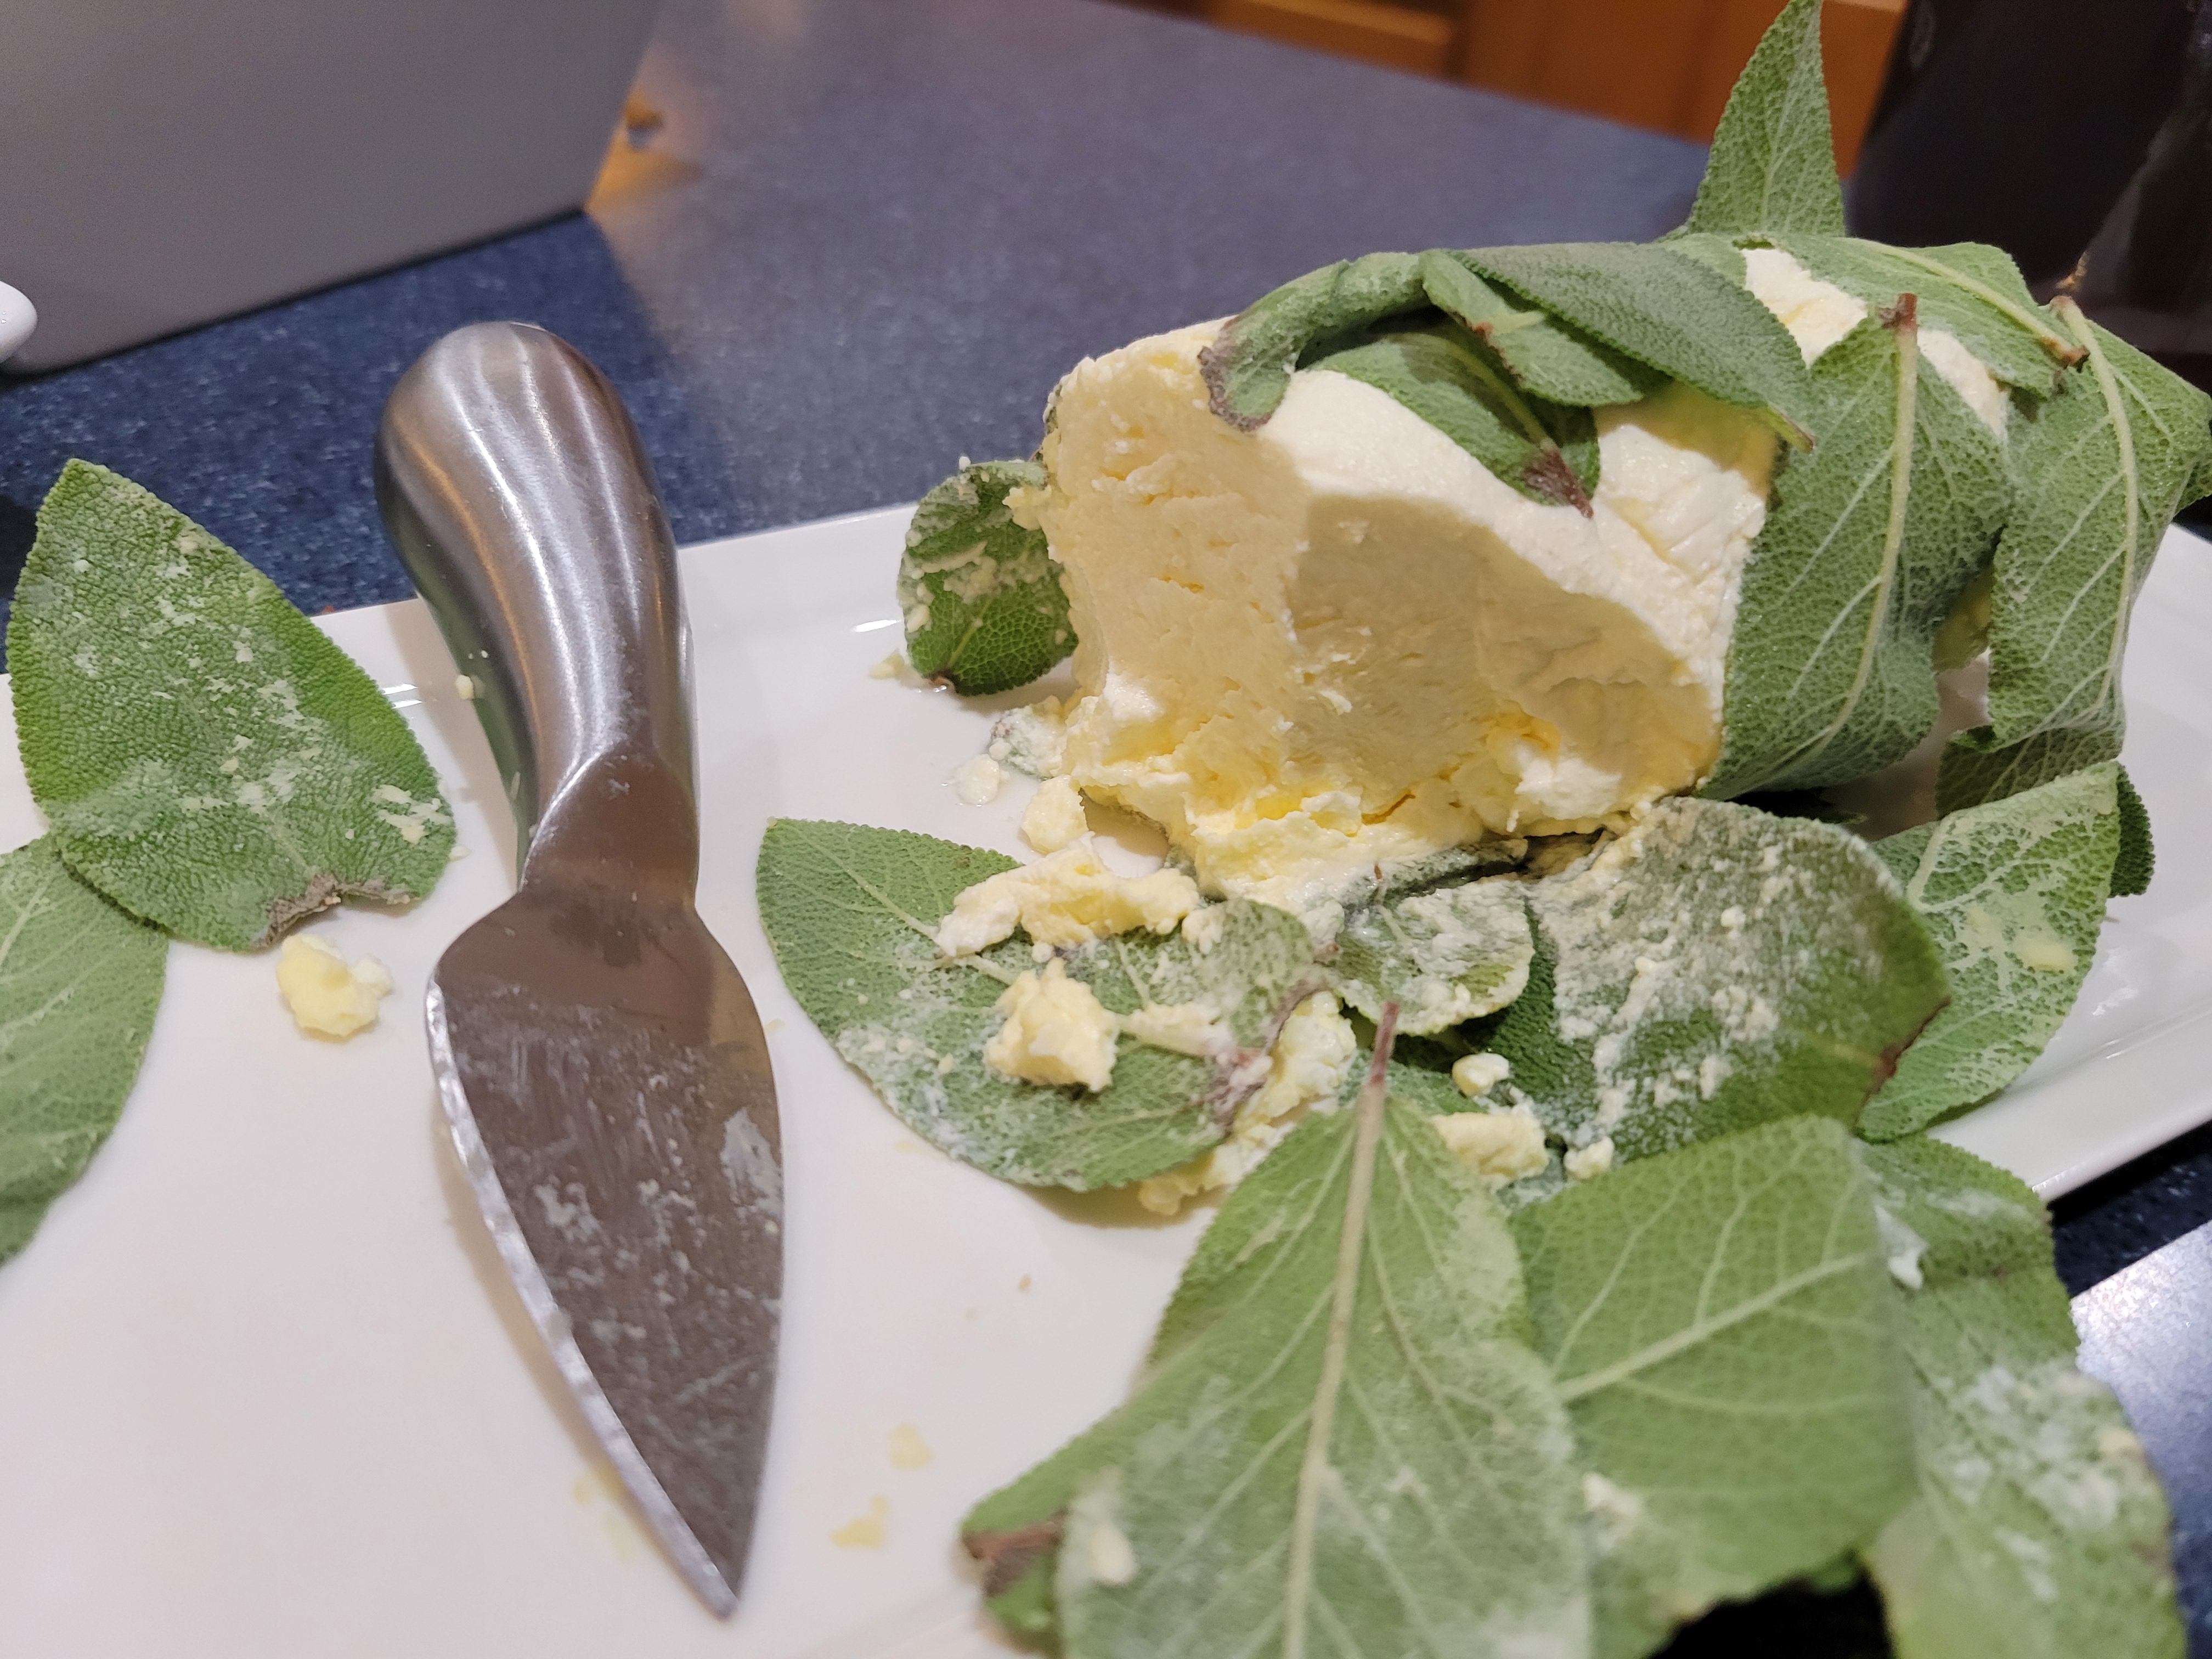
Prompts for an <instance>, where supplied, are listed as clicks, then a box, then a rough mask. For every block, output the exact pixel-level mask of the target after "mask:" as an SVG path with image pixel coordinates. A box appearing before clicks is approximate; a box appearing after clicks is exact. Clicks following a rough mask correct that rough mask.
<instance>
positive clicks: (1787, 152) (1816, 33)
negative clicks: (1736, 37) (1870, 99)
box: [1684, 0, 1844, 234]
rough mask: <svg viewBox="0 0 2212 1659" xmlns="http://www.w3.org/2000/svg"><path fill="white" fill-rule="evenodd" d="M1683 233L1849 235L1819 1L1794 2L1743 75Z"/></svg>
mask: <svg viewBox="0 0 2212 1659" xmlns="http://www.w3.org/2000/svg"><path fill="white" fill-rule="evenodd" d="M1684 228H1685V229H1686V230H1690V231H1693V232H1694V231H1723V232H1737V231H1784V230H1804V231H1815V232H1821V233H1834V234H1842V231H1843V228H1844V191H1843V186H1842V185H1841V184H1840V183H1839V182H1838V180H1837V178H1836V154H1835V148H1834V141H1833V138H1832V134H1831V132H1830V124H1829V118H1828V86H1827V82H1826V78H1825V77H1824V76H1823V75H1822V73H1821V65H1820V0H1790V3H1789V4H1788V5H1786V6H1784V8H1783V9H1782V15H1780V16H1779V17H1777V18H1776V19H1775V20H1774V21H1773V23H1772V24H1771V26H1770V27H1768V29H1767V31H1766V33H1765V35H1764V36H1762V37H1761V38H1760V40H1759V46H1758V49H1757V50H1756V51H1754V52H1753V53H1752V54H1751V61H1750V62H1749V63H1748V64H1746V65H1744V70H1743V73H1742V74H1741V76H1737V77H1736V83H1735V89H1734V90H1733V91H1731V92H1730V93H1729V100H1728V107H1727V108H1726V109H1725V110H1724V111H1723V112H1722V114H1721V124H1720V127H1719V130H1718V131H1716V132H1715V133H1714V135H1713V149H1712V155H1711V157H1710V158H1709V159H1708V160H1707V161H1706V162H1705V178H1704V179H1702V180H1700V181H1699V185H1698V199H1697V202H1696V204H1695V205H1693V206H1692V208H1691V210H1690V219H1689V222H1688V224H1687V225H1686V226H1685V227H1684Z"/></svg>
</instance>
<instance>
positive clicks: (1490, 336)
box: [1420, 248, 1667, 409]
mask: <svg viewBox="0 0 2212 1659" xmlns="http://www.w3.org/2000/svg"><path fill="white" fill-rule="evenodd" d="M1420 270H1421V285H1422V287H1423V289H1425V291H1426V292H1427V294H1428V296H1429V298H1430V300H1431V301H1432V302H1433V303H1434V304H1436V305H1437V307H1439V308H1440V309H1441V310H1442V311H1443V313H1445V315H1447V316H1449V317H1450V318H1451V319H1453V320H1454V321H1455V322H1457V323H1458V324H1459V325H1461V326H1462V327H1463V328H1465V329H1467V330H1468V331H1469V332H1470V333H1472V334H1474V336H1475V337H1476V338H1478V339H1480V341H1481V342H1482V343H1483V344H1485V345H1486V346H1487V347H1488V348H1489V349H1491V351H1492V353H1493V354H1495V355H1496V356H1497V358H1498V362H1500V363H1502V364H1503V365H1504V368H1505V372H1506V373H1507V374H1509V375H1510V376H1511V377H1512V379H1513V380H1514V382H1515V383H1516V385H1518V386H1522V387H1524V388H1526V389H1527V390H1528V391H1529V392H1533V393H1534V394H1535V395H1536V396H1537V397H1539V398H1547V399H1549V400H1550V401H1551V402H1553V403H1555V404H1578V405H1581V406H1583V407H1586V408H1593V409H1595V408H1602V407H1604V406H1605V405H1606V404H1631V403H1634V402H1636V401H1637V400H1638V399H1639V398H1647V397H1649V396H1650V394H1651V393H1653V392H1656V391H1657V390H1658V389H1659V388H1660V387H1661V386H1664V385H1665V384H1666V383H1667V377H1666V376H1665V375H1663V374H1660V373H1659V372H1658V371H1657V370H1656V369H1653V368H1646V367H1645V366H1644V364H1642V363H1639V362H1637V361H1636V359H1634V358H1633V357H1630V356H1625V355H1624V354H1622V353H1620V352H1618V351H1615V350H1614V349H1613V348H1612V347H1611V346H1608V345H1603V344H1601V343H1599V342H1597V341H1595V340H1593V339H1591V338H1590V337H1589V336H1588V335H1586V334H1584V333H1583V332H1582V331H1580V330H1578V329H1576V328H1573V327H1571V326H1570V325H1567V324H1565V323H1563V322H1561V321H1560V320H1559V319H1558V318H1556V317H1554V316H1552V315H1551V314H1550V313H1547V312H1545V311H1541V310H1539V309H1537V308H1536V307H1533V306H1526V305H1516V303H1515V302H1514V301H1512V300H1510V299H1509V298H1508V297H1507V296H1506V295H1505V294H1504V292H1503V291H1502V290H1500V289H1498V288H1497V287H1496V286H1494V285H1493V284H1492V283H1488V282H1486V281H1485V280H1484V279H1483V278H1482V277H1481V276H1478V275H1477V274H1476V273H1475V271H1474V269H1473V267H1471V266H1470V265H1469V264H1468V262H1467V256H1466V255H1464V254H1461V253H1455V252H1453V251H1452V250H1451V249H1449V248H1432V249H1431V250H1430V251H1429V252H1426V253H1424V254H1423V255H1421V264H1420Z"/></svg>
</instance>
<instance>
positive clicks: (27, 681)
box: [8, 461, 453, 951]
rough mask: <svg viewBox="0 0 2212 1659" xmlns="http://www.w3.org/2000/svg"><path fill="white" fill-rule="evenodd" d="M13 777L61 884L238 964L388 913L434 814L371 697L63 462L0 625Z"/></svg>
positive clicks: (110, 478) (237, 571) (329, 655)
mask: <svg viewBox="0 0 2212 1659" xmlns="http://www.w3.org/2000/svg"><path fill="white" fill-rule="evenodd" d="M8 665H9V670H10V671H11V673H12V677H13V682H14V693H15V730H16V738H17V741H18V743H19V744H20V745H21V750H22V757H23V770H24V773H25V775H27V777H28V779H29V780H30V785H31V793H33V795H34V796H35V797H36V798H37V799H38V803H39V805H40V808H41V810H43V811H45V813H46V821H47V823H49V824H50V825H51V826H52V831H53V837H54V841H55V843H56V845H57V846H58V848H59V849H60V852H61V855H62V857H63V858H64V860H66V861H67V862H68V864H69V866H70V869H72V870H73V871H75V872H76V873H77V874H78V875H79V876H81V877H82V878H84V879H85V880H87V881H88V882H90V883H91V884H93V885H94V887H96V888H98V889H99V890H100V891H101V892H103V893H105V894H106V895H107V896H109V897H110V898H112V899H113V900H114V901H115V902H117V903H118V904H120V905H121V906H122V907H123V908H125V909H126V910H128V911H130V912H131V914H133V915H137V916H142V917H143V918H144V919H145V920H147V921H151V922H154V923H155V924H156V925H158V926H160V927H163V928H166V929H167V931H168V932H170V933H174V934H177V935H178V936H179V937H180V938H183V939H195V940H197V941H199V942H200V943H202V944H205V945H216V946H218V947H219V948H222V949H223V950H229V951H247V950H255V949H258V948H259V947H261V946H263V945H267V944H268V943H270V941H271V940H272V939H275V938H276V936H277V935H278V934H280V933H283V931H284V930H285V929H286V928H287V927H290V926H291V925H292V924H293V923H294V922H295V921H298V920H299V919H300V918H301V917H302V916H306V915H313V913H314V912H315V911H317V910H319V909H322V908H324V907H325V906H327V905H331V904H334V903H336V902H338V901H339V900H340V899H342V898H364V899H368V900H372V901H374V902H378V903H383V904H404V903H408V902H411V901H413V900H415V899H418V898H420V897H422V896H423V895H424V894H426V893H428V891H429V890H430V889H431V888H432V887H433V886H435V884H436V883H437V880H438V878H439V876H440V875H441V873H442V872H444V870H445V867H446V864H447V860H448V859H449V857H450V856H451V854H452V852H453V817H452V815H451V814H450V813H449V812H448V811H447V808H446V803H445V799H444V797H443V796H442V795H441V793H439V788H438V779H437V775H436V774H435V772H433V771H432V770H431V769H430V763H429V762H428V760H426V759H425V758H424V757H423V754H422V748H421V746H420V745H419V744H416V741H415V737H414V734H413V733H412V732H410V731H409V730H408V729H407V723H406V721H404V720H402V719H401V718H400V717H399V715H398V714H397V713H396V712H395V711H394V710H393V708H392V705H391V704H390V703H389V702H386V700H385V697H384V694H383V693H382V692H381V691H380V690H378V689H377V686H376V683H375V682H374V680H372V679H370V678H368V675H367V674H365V673H363V672H362V671H361V669H360V668H359V666H357V665H356V664H355V663H354V661H353V659H351V658H349V657H348V656H347V655H346V654H345V653H344V652H343V651H341V650H340V649H338V647H337V646H335V645H333V644H331V641H329V640H328V639H327V638H326V637H325V635H324V634H323V632H322V630H321V629H318V628H317V627H316V626H315V625H314V624H313V623H311V622H309V621H308V620H307V618H306V617H303V616H301V614H300V612H299V611H296V610H295V609H294V608H293V606H292V605H290V603H289V602H288V601H287V600H286V599H285V598H284V596H283V594H282V593H280V592H277V590H276V585H275V584H274V583H273V582H271V581H270V580H269V579H268V578H267V577H266V576H264V575H263V574H261V573H260V572H259V571H258V570H256V569H254V568H253V567H252V566H251V565H249V564H247V563H246V561H245V560H243V559H241V558H240V557H239V556H238V555H237V554H235V553H234V552H232V551H231V550H229V549H228V548H227V547H225V546H223V545H222V544H221V543H219V542H217V541H216V539H215V538H214V537H212V536H210V535H209V534H208V532H206V531H204V530H203V529H201V528H200V527H199V526H197V525H195V524H194V523H192V522H191V520H189V519H187V518H185V515H184V514H183V513H179V512H178V511H176V510H175V509H174V508H173V507H168V506H167V505H165V504H164V503H163V502H161V501H159V500H157V499H156V498H155V496H153V495H150V494H149V493H148V492H147V491H146V490H144V489H140V488H139V487H138V486H137V484H134V483H131V482H130V481H129V480H128V479H125V478H121V477H117V476H116V475H115V474H114V473H112V472H110V471H107V470H106V469H105V468H103V467H97V466H92V465H88V464H86V463H85V462H82V461H71V462H70V464H69V465H68V466H67V467H66V468H64V470H63V472H62V476H61V477H60V479H59V481H58V482H57V483H55V485H54V487H53V489H52V491H51V492H50V493H49V494H48V495H47V496H46V503H45V505H44V506H42V507H40V510H39V532H38V538H37V540H36V541H35V542H34V543H33V544H32V547H31V552H30V556H29V558H28V560H27V562H26V563H25V565H24V567H23V575H22V580H21V582H20V583H19V584H18V585H17V587H16V590H15V610H14V611H13V613H12V615H11V616H10V617H9V623H8Z"/></svg>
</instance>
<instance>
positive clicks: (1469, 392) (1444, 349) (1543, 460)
mask: <svg viewBox="0 0 2212 1659" xmlns="http://www.w3.org/2000/svg"><path fill="white" fill-rule="evenodd" d="M1304 367H1305V368H1327V369H1334V371H1335V372H1336V373H1338V374H1344V375H1348V376H1350V377H1351V378H1352V379H1353V380H1359V381H1363V382H1364V383H1365V384H1367V385H1369V386H1373V387H1374V388H1375V389H1376V391H1378V392H1384V393H1387V394H1388V395H1389V397H1390V398H1394V399H1395V400H1396V401H1397V402H1398V403H1400V404H1403V405H1404V406H1405V407H1406V408H1407V409H1409V410H1412V411H1413V413H1414V414H1416V415H1418V416H1420V417H1421V418H1422V419H1423V420H1425V421H1426V422H1428V423H1429V424H1430V425H1431V426H1432V427H1434V428H1437V431H1439V432H1441V433H1443V435H1444V436H1446V437H1447V438H1449V439H1450V440H1451V441H1453V442H1454V443H1455V444H1457V445H1458V446H1459V447H1461V448H1462V449H1464V450H1465V451H1467V453H1468V454H1470V455H1472V456H1474V459H1477V460H1478V461H1480V462H1481V463H1482V464H1483V465H1485V466H1486V467H1488V468H1489V469H1490V471H1492V472H1493V473H1495V474H1496V475H1497V476H1498V477H1499V478H1501V479H1503V480H1504V482H1505V483H1508V484H1510V485H1511V486H1512V487H1513V488H1514V489H1517V490H1519V491H1520V492H1521V493H1522V495H1527V496H1530V497H1532V498H1533V499H1534V500H1536V501H1557V502H1563V503H1565V504H1566V505H1568V506H1571V507H1580V508H1581V509H1582V510H1583V512H1584V513H1588V512H1589V510H1590V507H1589V496H1590V492H1591V491H1592V490H1593V489H1596V488H1597V469H1598V457H1597V426H1596V423H1595V422H1594V421H1593V420H1592V419H1591V418H1590V412H1589V410H1587V409H1568V408H1562V407H1561V406H1559V404H1550V403H1547V402H1545V401H1544V400H1543V399H1541V398H1533V397H1530V396H1528V394H1526V393H1524V392H1522V391H1521V390H1520V389H1519V388H1517V387H1516V386H1514V385H1513V384H1512V383H1511V382H1510V381H1509V380H1507V379H1506V378H1505V376H1504V374H1502V373H1500V372H1499V370H1498V368H1496V367H1494V366H1493V365H1492V363H1491V362H1489V361H1488V359H1487V358H1486V356H1484V354H1483V352H1482V350H1481V349H1480V347H1478V346H1477V345H1476V343H1475V342H1474V338H1473V337H1471V336H1470V335H1469V334H1468V331H1466V330H1465V329H1463V328H1462V327H1460V326H1459V325H1458V324H1456V323H1453V322H1449V321H1445V320H1438V321H1436V322H1432V323H1429V324H1426V325H1419V326H1415V327H1409V328H1400V329H1393V330H1390V331H1383V332H1374V333H1362V334H1352V335H1346V336H1344V337H1341V338H1340V339H1339V340H1338V341H1336V342H1334V343H1331V344H1329V345H1328V346H1326V347H1323V348H1322V349H1318V350H1316V351H1315V352H1313V353H1312V354H1310V355H1309V356H1308V357H1307V358H1306V360H1305V362H1304Z"/></svg>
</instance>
